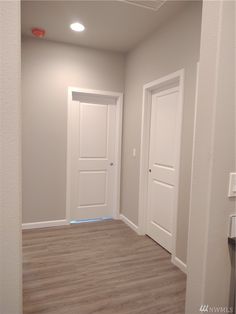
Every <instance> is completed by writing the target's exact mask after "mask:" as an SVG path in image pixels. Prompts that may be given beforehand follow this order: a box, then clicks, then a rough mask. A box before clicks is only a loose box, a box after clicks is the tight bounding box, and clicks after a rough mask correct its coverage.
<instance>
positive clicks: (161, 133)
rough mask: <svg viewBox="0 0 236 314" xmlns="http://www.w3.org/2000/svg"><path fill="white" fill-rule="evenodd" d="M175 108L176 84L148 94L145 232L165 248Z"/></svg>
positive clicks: (171, 202)
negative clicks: (148, 130) (148, 127)
mask: <svg viewBox="0 0 236 314" xmlns="http://www.w3.org/2000/svg"><path fill="white" fill-rule="evenodd" d="M179 110H180V105H179V91H178V88H171V89H168V90H165V91H162V92H159V93H156V94H153V95H152V106H151V128H150V151H149V182H148V210H147V234H148V235H149V236H150V237H151V238H153V239H154V240H155V241H156V242H158V243H159V244H160V245H161V246H163V247H164V248H165V249H166V250H167V251H169V252H171V251H172V229H173V228H172V226H173V215H174V210H176V208H175V207H176V206H175V205H176V188H177V184H176V164H177V157H178V156H177V148H178V145H180V138H179V136H178V123H179Z"/></svg>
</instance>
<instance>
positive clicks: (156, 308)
mask: <svg viewBox="0 0 236 314" xmlns="http://www.w3.org/2000/svg"><path fill="white" fill-rule="evenodd" d="M185 289H186V276H185V275H184V274H183V273H182V272H181V271H180V270H179V269H178V268H176V267H175V266H174V265H173V264H172V263H171V261H170V254H169V253H167V252H166V251H165V250H164V249H163V248H162V247H160V246H159V245H158V244H156V243H155V242H154V241H152V240H151V239H150V238H148V237H147V236H138V235H137V234H136V233H135V232H134V231H133V230H131V229H130V228H129V227H127V226H126V225H125V224H124V223H123V222H121V221H112V220H111V221H104V222H94V223H84V224H79V225H71V226H62V227H55V228H44V229H34V230H24V231H23V299H24V314H36V313H37V314H41V313H42V314H162V313H163V314H164V313H168V314H183V313H184V303H185Z"/></svg>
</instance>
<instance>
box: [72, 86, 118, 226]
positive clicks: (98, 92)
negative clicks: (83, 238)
mask: <svg viewBox="0 0 236 314" xmlns="http://www.w3.org/2000/svg"><path fill="white" fill-rule="evenodd" d="M73 93H78V94H80V95H92V96H104V97H109V98H112V99H113V100H115V104H116V146H115V160H114V165H115V184H114V191H115V193H114V208H113V212H112V214H113V218H114V219H119V216H120V172H121V140H122V115H123V94H122V93H117V92H110V91H103V90H92V89H81V88H77V87H71V86H70V87H68V106H67V114H68V116H67V173H66V220H67V222H68V223H70V221H71V213H70V208H71V191H72V175H71V171H72V153H73V150H72V148H73V143H74V133H73V125H74V124H73V120H74V119H76V118H77V115H76V114H75V110H74V106H73V103H74V102H75V101H74V100H73V97H72V96H73ZM77 101H78V100H77Z"/></svg>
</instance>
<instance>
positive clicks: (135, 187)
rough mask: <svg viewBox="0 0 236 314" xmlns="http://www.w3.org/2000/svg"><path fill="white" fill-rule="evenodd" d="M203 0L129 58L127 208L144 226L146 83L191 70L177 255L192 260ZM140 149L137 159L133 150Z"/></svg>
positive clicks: (124, 201)
mask: <svg viewBox="0 0 236 314" xmlns="http://www.w3.org/2000/svg"><path fill="white" fill-rule="evenodd" d="M200 31H201V2H200V1H198V2H196V1H195V2H190V3H189V4H187V7H186V8H185V9H184V10H183V11H181V12H180V13H179V14H177V15H175V16H174V17H173V18H172V19H171V20H168V21H166V22H165V23H164V24H163V25H162V27H160V28H159V29H158V30H157V31H156V32H155V33H154V34H153V35H152V36H150V37H149V38H148V39H147V40H145V41H144V42H142V43H141V44H140V45H139V46H138V47H137V48H136V49H134V50H133V51H131V52H130V53H129V55H128V56H127V60H126V81H125V106H124V126H123V156H122V184H121V191H122V193H121V209H122V213H123V214H124V215H125V216H126V217H128V218H129V219H130V220H131V221H132V222H134V223H135V224H138V193H139V163H140V153H139V152H140V141H141V116H142V93H143V85H144V84H145V83H148V82H151V81H153V80H156V79H158V78H160V77H162V76H165V75H167V74H170V73H172V72H175V71H177V70H179V69H181V68H184V69H185V82H184V85H185V86H184V89H185V93H184V107H183V127H182V139H181V141H182V144H181V145H182V147H181V169H180V187H179V190H180V193H179V206H178V226H177V247H176V251H177V257H178V258H180V259H181V260H182V261H183V262H186V254H187V239H188V220H189V196H190V180H191V158H192V143H193V121H194V105H195V83H196V66H197V62H198V60H199V49H200ZM134 147H135V148H137V157H136V158H133V156H132V150H133V148H134Z"/></svg>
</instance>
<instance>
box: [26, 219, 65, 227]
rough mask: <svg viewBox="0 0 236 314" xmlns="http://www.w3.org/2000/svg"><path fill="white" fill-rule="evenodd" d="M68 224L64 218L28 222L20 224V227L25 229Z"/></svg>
mask: <svg viewBox="0 0 236 314" xmlns="http://www.w3.org/2000/svg"><path fill="white" fill-rule="evenodd" d="M68 224H69V223H68V221H67V220H66V219H62V220H51V221H40V222H30V223H25V224H22V229H23V230H25V229H35V228H48V227H57V226H64V225H68Z"/></svg>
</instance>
